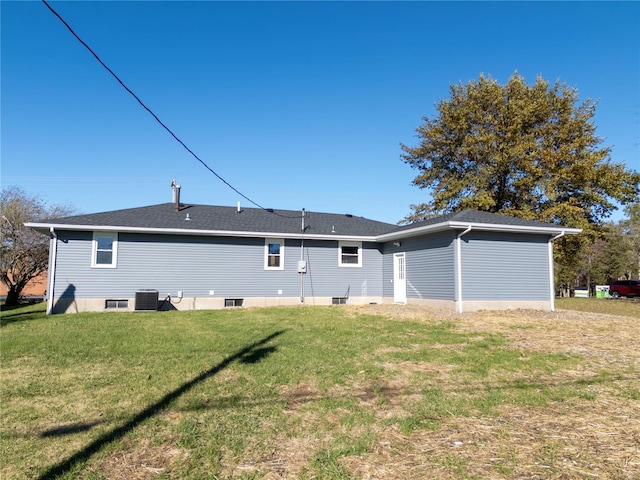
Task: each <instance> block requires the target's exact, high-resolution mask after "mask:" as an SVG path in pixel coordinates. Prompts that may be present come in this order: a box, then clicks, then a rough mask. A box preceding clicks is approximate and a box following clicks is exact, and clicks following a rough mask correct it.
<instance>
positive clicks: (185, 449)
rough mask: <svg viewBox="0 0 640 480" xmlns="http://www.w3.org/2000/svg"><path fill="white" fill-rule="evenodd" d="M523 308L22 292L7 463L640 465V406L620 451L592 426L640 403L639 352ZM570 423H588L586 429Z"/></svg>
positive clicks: (510, 468) (572, 473)
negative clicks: (447, 312) (574, 336)
mask: <svg viewBox="0 0 640 480" xmlns="http://www.w3.org/2000/svg"><path fill="white" fill-rule="evenodd" d="M572 300H573V299H572ZM559 308H567V307H559ZM399 311H402V312H406V310H399ZM513 315H519V316H516V317H509V318H503V317H491V316H490V315H487V314H479V315H478V316H473V315H468V316H465V317H450V318H449V317H448V318H444V317H445V316H444V315H440V314H437V313H429V312H425V311H424V310H422V311H417V313H416V315H415V316H413V317H406V316H400V317H398V316H397V315H395V312H394V311H392V310H390V311H386V310H384V309H376V308H373V307H371V308H368V307H361V308H350V307H344V308H343V307H305V308H265V309H233V310H218V311H194V312H175V311H174V312H158V313H99V314H92V313H84V314H75V315H57V316H46V315H44V312H43V307H42V306H29V307H23V308H18V309H14V310H7V311H3V312H2V318H1V322H2V323H1V330H0V333H1V335H2V337H1V341H2V343H1V347H2V348H1V350H0V355H1V357H0V361H1V362H0V372H1V374H2V390H1V392H0V401H1V405H2V418H1V421H0V457H1V459H2V461H1V463H0V477H1V478H3V479H4V480H6V479H26V478H38V479H48V478H63V479H71V478H74V479H75V478H85V479H106V478H116V479H118V478H122V479H124V478H127V479H136V478H158V479H170V478H171V479H173V478H179V479H201V478H212V479H216V478H237V479H259V478H260V479H262V478H296V479H357V478H365V477H367V476H369V477H376V478H390V479H393V478H397V479H401V478H402V479H404V478H426V477H429V478H435V479H438V478H486V477H492V478H511V477H512V476H525V477H536V476H538V477H540V478H547V477H560V476H562V477H563V478H583V477H581V476H580V475H581V474H580V472H582V473H584V472H589V471H593V472H599V473H600V475H603V476H605V477H606V476H607V475H610V478H614V477H615V478H633V476H634V475H637V474H640V468H639V467H638V465H640V463H637V462H638V455H637V452H638V446H640V427H638V425H637V420H636V419H637V417H636V416H634V417H633V418H631V416H630V415H629V416H628V421H629V422H630V423H629V425H626V426H625V433H626V436H625V439H622V438H621V437H619V436H616V437H606V441H607V442H611V441H620V442H623V443H622V444H619V445H613V446H615V447H616V448H617V451H618V452H619V453H620V455H621V459H620V460H619V461H618V460H616V458H617V457H616V454H615V453H611V452H610V453H608V454H607V460H603V457H602V451H603V448H604V447H603V445H604V444H597V445H593V446H590V444H589V442H593V441H594V438H597V437H598V435H599V433H598V429H593V428H590V427H589V424H590V423H589V422H591V423H594V422H599V423H600V424H602V425H603V428H604V430H606V431H607V432H609V431H610V430H611V429H612V428H613V427H612V425H617V423H616V422H618V423H619V422H621V421H622V420H621V419H622V418H627V417H625V415H626V413H625V412H627V410H626V407H625V406H628V408H629V409H630V410H629V411H637V407H638V406H640V399H639V398H638V397H639V396H640V395H639V394H638V392H639V390H638V388H637V385H638V371H637V360H638V359H637V357H633V356H629V355H631V354H632V353H633V352H631V353H629V352H627V351H626V350H625V351H621V350H611V351H607V350H606V348H605V350H603V351H605V352H606V355H607V356H606V359H607V361H606V362H602V359H603V358H604V357H603V356H602V355H603V351H599V352H596V353H594V352H592V351H591V350H590V349H591V348H592V347H591V344H590V343H584V345H583V347H584V348H574V347H575V344H571V345H570V347H567V345H565V344H559V345H558V346H557V347H556V348H550V347H549V345H548V344H545V343H541V344H536V345H529V344H527V343H526V341H527V340H528V339H533V340H535V339H536V338H550V339H555V338H562V339H563V340H567V337H568V336H569V335H570V334H564V335H557V334H556V333H555V332H552V331H551V330H552V329H557V328H564V327H565V325H563V323H562V322H561V323H558V315H559V314H557V313H555V314H549V315H551V317H549V318H547V317H544V318H533V317H532V318H528V317H527V314H526V312H525V313H523V312H519V313H516V314H513ZM571 321H572V320H566V322H567V323H570V322H571ZM503 323H504V326H503ZM591 323H593V322H591ZM541 326H542V327H544V328H548V329H549V335H548V337H545V336H544V335H541V334H540V333H539V332H538V331H536V329H539V328H540V327H541ZM615 326H616V332H623V331H624V328H633V324H627V323H624V324H615ZM566 327H567V332H573V331H575V330H576V325H575V324H574V325H566ZM594 328H596V326H594ZM597 328H602V325H597ZM578 330H579V331H580V332H581V333H583V334H585V332H586V334H588V333H589V332H588V331H586V330H585V327H584V325H582V324H581V325H580V326H579V328H578ZM599 332H600V330H594V332H593V335H599V334H600V333H599ZM631 333H632V334H634V333H637V330H635V331H632V332H631ZM594 345H598V342H597V341H595V339H594ZM593 348H595V347H593ZM616 348H618V349H620V348H621V343H620V342H617V343H616ZM602 402H604V403H602ZM613 405H615V408H612V406H613ZM634 409H636V410H634ZM596 414H597V415H598V416H597V417H596V418H597V420H593V419H591V417H589V415H596ZM607 415H610V418H609V417H608V416H607ZM592 420H593V421H592ZM633 422H636V423H633ZM571 425H572V426H574V427H575V429H574V431H575V432H578V433H579V432H580V431H581V430H580V429H581V428H586V430H585V431H584V434H585V435H584V438H582V437H579V436H575V438H574V436H572V435H569V436H567V435H568V434H567V431H568V430H566V429H567V427H568V426H571ZM605 427H606V428H605ZM550 431H551V432H552V433H550ZM554 431H555V432H556V433H555V434H553V432H554ZM603 438H604V437H603ZM585 439H586V440H585ZM624 442H631V443H624ZM633 442H636V443H633ZM606 445H608V446H610V444H609V443H607V444H606ZM633 448H635V450H633ZM571 449H573V450H571ZM574 450H575V451H574ZM634 451H635V453H633V452H634ZM629 452H631V453H629ZM634 455H635V456H634ZM568 458H571V461H569V460H568ZM594 469H595V470H594Z"/></svg>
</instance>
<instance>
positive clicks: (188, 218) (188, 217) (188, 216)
mask: <svg viewBox="0 0 640 480" xmlns="http://www.w3.org/2000/svg"><path fill="white" fill-rule="evenodd" d="M184 219H185V220H189V221H191V215H189V214H188V213H187V216H186V217H184Z"/></svg>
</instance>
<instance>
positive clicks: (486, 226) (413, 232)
mask: <svg viewBox="0 0 640 480" xmlns="http://www.w3.org/2000/svg"><path fill="white" fill-rule="evenodd" d="M469 227H471V229H472V230H478V231H484V232H512V233H536V234H544V235H557V234H560V233H563V232H564V234H565V235H577V234H578V233H580V232H582V229H581V228H566V227H561V226H558V227H537V226H526V225H504V224H492V223H475V222H451V221H448V222H442V223H434V224H432V225H427V226H424V227H417V228H412V229H409V230H401V231H399V232H392V233H385V234H384V235H379V236H378V237H376V239H377V241H379V242H391V241H393V240H401V239H403V238H410V237H417V236H419V235H424V234H426V233H434V232H439V231H443V230H465V229H467V228H469Z"/></svg>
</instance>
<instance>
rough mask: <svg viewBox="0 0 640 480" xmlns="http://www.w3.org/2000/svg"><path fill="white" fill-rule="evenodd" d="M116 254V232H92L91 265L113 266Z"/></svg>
mask: <svg viewBox="0 0 640 480" xmlns="http://www.w3.org/2000/svg"><path fill="white" fill-rule="evenodd" d="M117 254H118V234H117V233H100V232H94V234H93V255H92V259H91V266H92V267H96V268H115V266H116V257H117Z"/></svg>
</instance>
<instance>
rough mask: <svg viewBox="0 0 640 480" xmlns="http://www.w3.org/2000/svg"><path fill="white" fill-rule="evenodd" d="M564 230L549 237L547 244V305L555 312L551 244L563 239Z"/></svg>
mask: <svg viewBox="0 0 640 480" xmlns="http://www.w3.org/2000/svg"><path fill="white" fill-rule="evenodd" d="M564 234H565V232H564V230H563V231H562V232H561V233H559V234H558V235H556V236H555V237H551V238H550V239H549V241H548V242H547V245H548V246H549V304H550V305H551V311H552V312H555V311H556V288H555V273H554V271H553V242H554V241H555V240H557V239H559V238H560V237H564Z"/></svg>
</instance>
